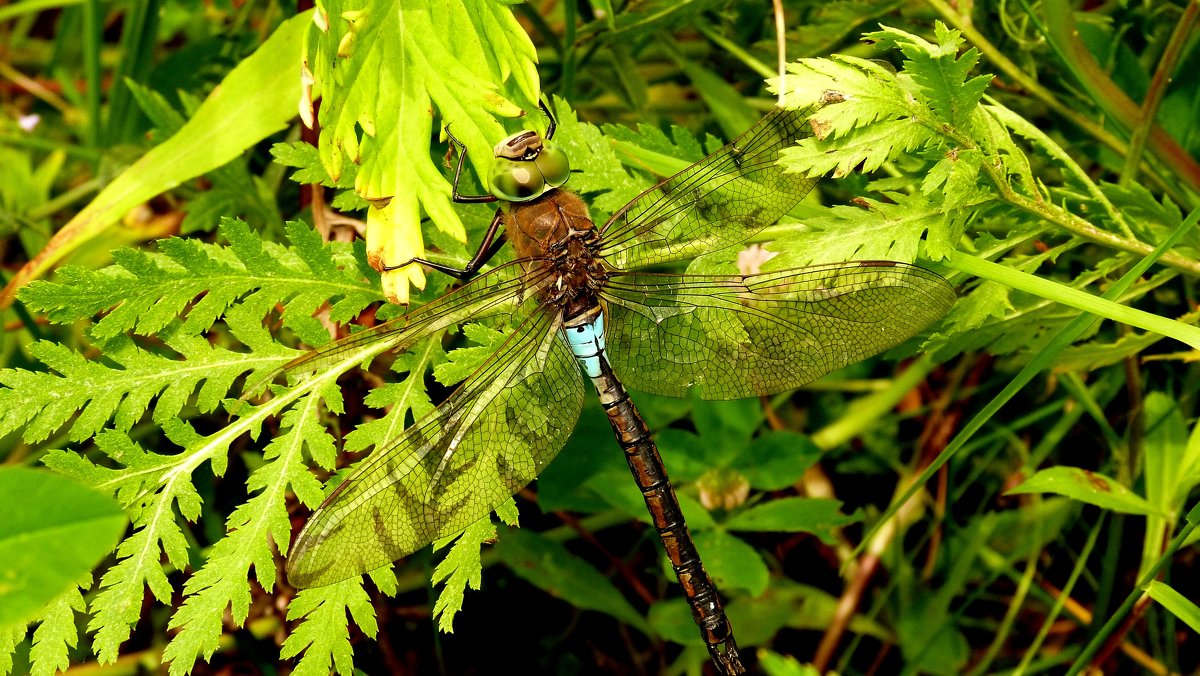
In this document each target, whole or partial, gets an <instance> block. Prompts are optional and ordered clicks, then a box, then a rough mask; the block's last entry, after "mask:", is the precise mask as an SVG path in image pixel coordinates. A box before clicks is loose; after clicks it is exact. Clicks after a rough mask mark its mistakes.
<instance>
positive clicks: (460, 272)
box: [380, 209, 505, 280]
mask: <svg viewBox="0 0 1200 676" xmlns="http://www.w3.org/2000/svg"><path fill="white" fill-rule="evenodd" d="M503 224H504V212H503V211H502V210H500V209H497V210H496V215H495V217H493V218H492V223H491V225H489V226H488V229H487V232H486V233H484V235H483V242H481V243H480V244H479V248H478V249H477V250H476V251H475V255H474V256H472V257H471V260H469V261H467V264H466V265H464V266H463V267H462V269H459V268H456V267H453V266H450V265H443V264H441V263H434V262H433V261H430V260H426V259H424V258H413V259H411V260H409V261H406V262H404V263H401V264H400V265H385V266H383V270H381V271H380V272H387V271H388V270H399V269H400V268H402V267H405V266H407V265H412V264H413V263H417V264H420V265H428V266H429V267H431V268H433V269H434V270H437V271H438V272H444V273H446V274H447V275H450V276H451V277H456V278H458V279H464V280H465V279H470V278H471V277H474V276H475V273H477V272H479V269H480V268H482V267H483V266H484V264H485V263H487V262H488V261H490V260H491V259H492V256H495V255H496V252H497V251H499V250H500V247H502V246H504V239H505V235H504V232H503V231H502V230H501V229H500V227H501V226H502V225H503Z"/></svg>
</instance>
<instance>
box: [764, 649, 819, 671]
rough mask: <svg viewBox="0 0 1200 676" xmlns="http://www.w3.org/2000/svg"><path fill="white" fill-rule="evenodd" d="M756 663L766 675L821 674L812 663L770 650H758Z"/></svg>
mask: <svg viewBox="0 0 1200 676" xmlns="http://www.w3.org/2000/svg"><path fill="white" fill-rule="evenodd" d="M758 664H759V666H761V667H762V669H763V671H765V672H766V673H767V676H821V672H820V671H819V670H818V669H817V668H816V667H814V666H813V665H811V664H801V663H800V660H798V659H796V658H795V657H792V656H791V655H780V654H779V653H776V652H771V651H770V650H759V651H758Z"/></svg>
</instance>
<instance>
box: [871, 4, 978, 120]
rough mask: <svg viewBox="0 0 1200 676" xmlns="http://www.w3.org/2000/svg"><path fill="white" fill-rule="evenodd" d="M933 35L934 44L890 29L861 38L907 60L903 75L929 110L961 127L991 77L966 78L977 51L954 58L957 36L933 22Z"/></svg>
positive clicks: (886, 27)
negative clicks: (935, 38)
mask: <svg viewBox="0 0 1200 676" xmlns="http://www.w3.org/2000/svg"><path fill="white" fill-rule="evenodd" d="M934 32H935V33H936V37H937V44H936V45H934V44H931V43H929V42H928V41H926V40H924V39H922V38H920V37H918V36H916V35H913V34H911V33H907V32H905V31H902V30H900V29H898V28H892V27H890V26H883V27H882V30H879V31H876V32H873V33H868V34H866V35H865V36H864V37H865V38H866V39H868V40H875V41H877V42H878V43H880V44H881V45H883V46H885V47H894V48H898V49H899V50H900V51H901V52H902V53H903V54H904V56H905V57H907V59H906V61H905V62H904V72H905V73H906V74H907V75H909V76H911V77H912V80H913V83H914V84H916V86H917V87H919V88H920V91H921V94H923V95H924V98H925V100H926V101H927V102H928V104H929V107H930V109H931V110H933V111H934V113H936V114H937V116H938V117H939V119H941V120H942V121H943V122H945V123H947V124H950V125H952V126H955V127H960V128H965V127H967V126H968V125H969V124H970V119H971V117H972V115H973V114H974V111H975V109H976V107H977V106H978V105H979V99H980V97H982V96H983V92H984V90H986V89H987V85H988V83H989V82H990V81H991V79H992V78H991V76H990V75H980V76H976V77H974V78H970V79H968V78H967V75H968V74H969V73H970V72H971V70H972V69H973V68H974V67H975V64H976V63H977V62H978V61H979V50H977V49H975V48H971V49H968V50H967V51H965V52H963V53H962V55H961V56H959V57H958V58H957V59H956V58H955V57H956V56H957V55H958V49H959V47H960V46H961V45H962V42H963V40H962V37H961V34H960V33H959V32H958V31H956V30H952V29H950V28H947V27H946V25H945V24H943V23H942V22H940V21H938V22H935V23H934Z"/></svg>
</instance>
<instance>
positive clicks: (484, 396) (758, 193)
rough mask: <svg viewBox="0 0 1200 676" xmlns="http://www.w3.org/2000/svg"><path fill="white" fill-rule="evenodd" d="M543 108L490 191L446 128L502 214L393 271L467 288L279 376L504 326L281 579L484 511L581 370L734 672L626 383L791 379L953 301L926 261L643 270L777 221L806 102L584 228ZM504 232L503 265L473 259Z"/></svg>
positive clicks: (794, 185) (866, 351)
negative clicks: (474, 233)
mask: <svg viewBox="0 0 1200 676" xmlns="http://www.w3.org/2000/svg"><path fill="white" fill-rule="evenodd" d="M541 109H542V111H543V112H544V113H545V114H546V116H547V118H548V123H547V127H546V132H545V134H544V135H541V134H539V133H537V132H536V131H530V130H526V131H523V132H520V133H518V134H515V135H513V136H510V137H508V138H506V139H504V140H503V141H501V142H500V143H499V144H497V145H496V147H495V150H494V158H493V160H492V169H491V174H490V177H489V178H490V181H489V184H490V186H491V193H490V194H482V195H464V194H462V193H460V181H461V178H462V173H463V166H464V162H465V161H466V157H467V150H466V148H465V146H463V144H462V143H461V142H459V141H458V140H457V139H456V138H454V136H453V135H451V134H449V129H448V128H447V137H448V139H449V142H450V144H451V149H452V150H455V149H456V150H457V151H458V166H457V169H456V171H455V174H454V182H453V187H452V195H453V198H454V200H455V201H456V202H460V203H472V202H474V203H479V202H498V203H499V208H498V209H497V211H496V213H495V217H494V218H493V220H492V221H491V223H490V225H489V227H488V229H487V231H486V233H485V235H484V237H483V241H482V242H481V244H480V245H479V247H478V250H477V251H476V253H475V254H474V255H473V256H472V258H471V259H470V260H469V261H468V262H467V263H466V265H465V266H464V267H463V268H461V269H458V268H454V267H452V266H448V265H444V264H438V263H434V262H431V261H427V260H423V259H414V260H413V261H407V262H405V263H404V264H403V265H408V264H412V263H417V264H423V265H427V266H430V267H432V268H433V269H436V270H440V271H442V272H444V273H447V274H450V275H453V276H455V277H458V278H460V279H462V280H464V283H463V284H461V285H460V286H458V287H457V288H455V289H453V290H451V291H450V292H448V293H446V294H444V295H442V296H440V297H439V298H437V299H435V300H433V301H431V302H429V303H427V304H425V305H422V306H420V307H417V308H415V309H413V310H411V311H409V312H408V313H407V314H406V315H404V316H402V317H400V318H397V319H395V320H392V321H391V322H388V323H385V324H380V325H378V326H376V327H373V328H370V329H366V330H363V331H360V332H358V333H355V334H352V335H350V336H349V337H346V338H343V339H342V340H340V341H336V342H333V343H330V344H329V345H327V346H324V347H322V348H318V349H316V350H312V351H310V352H308V353H306V354H305V355H303V356H301V357H299V358H297V359H296V360H294V361H293V362H291V363H289V364H288V365H286V366H284V367H283V369H282V370H283V371H284V372H286V373H288V374H291V375H299V374H302V373H304V372H310V371H312V370H313V369H315V368H319V367H320V366H321V365H323V364H325V365H327V364H331V363H334V362H336V361H337V360H339V359H343V360H345V359H349V358H353V359H355V360H361V358H362V352H361V350H363V349H364V348H367V347H370V346H374V347H376V348H377V349H378V352H382V351H386V350H404V349H407V348H410V347H412V346H413V345H415V344H416V343H417V342H418V341H420V340H422V339H424V338H425V337H427V336H430V335H433V334H434V333H435V332H438V331H442V330H445V329H448V328H449V327H451V326H454V325H457V324H461V323H463V322H466V321H480V320H481V319H483V318H486V317H492V316H506V317H510V318H512V319H511V321H510V325H515V327H514V328H512V329H511V330H510V331H508V332H505V333H504V334H503V337H502V338H501V339H500V340H499V344H498V346H497V347H496V348H495V349H494V351H493V352H492V353H491V355H490V356H489V357H487V359H486V360H485V361H484V362H483V364H482V365H481V366H479V367H478V368H477V369H476V370H475V371H474V372H473V373H472V374H471V375H470V376H468V377H467V378H466V379H465V380H464V381H463V382H462V383H461V384H459V385H458V387H457V389H455V390H454V392H453V393H452V394H450V396H449V397H447V398H446V399H445V400H444V401H443V402H442V403H441V404H440V405H439V406H437V407H436V408H435V409H434V410H432V411H431V412H429V413H427V414H426V415H424V416H422V417H420V418H419V419H418V420H416V421H415V422H414V423H413V424H412V425H411V426H409V427H408V428H407V429H405V430H404V431H403V432H402V433H401V434H399V436H397V437H396V438H395V439H394V440H391V441H390V442H386V443H384V444H382V445H381V446H380V447H378V448H377V449H376V450H375V451H374V452H373V453H372V454H371V455H370V456H368V457H367V458H366V459H365V460H364V461H363V462H361V463H360V464H359V465H358V467H357V468H356V469H355V470H353V472H352V473H351V474H350V476H349V477H348V478H347V479H346V480H345V481H344V482H342V483H341V484H340V485H339V486H338V487H337V488H336V489H335V490H334V491H333V493H332V494H330V496H329V497H328V499H326V500H325V501H324V503H322V504H321V505H320V506H319V507H318V508H317V510H316V511H315V512H314V513H313V515H312V516H311V518H309V520H308V522H307V523H306V525H305V526H304V528H303V530H302V531H301V533H300V534H299V536H298V537H297V539H296V542H295V544H294V547H293V549H292V552H291V554H290V555H289V556H288V561H287V576H288V581H289V582H290V583H291V584H292V585H293V586H295V587H296V588H308V587H318V586H324V585H328V584H332V583H335V582H339V581H341V580H344V579H347V578H350V577H353V576H355V575H361V574H363V573H366V572H369V571H372V570H374V569H376V568H380V567H382V566H386V565H389V564H391V563H392V562H394V561H396V560H397V559H400V558H402V557H404V556H406V555H408V554H411V553H413V552H415V551H417V550H419V549H422V548H424V547H425V546H426V545H428V544H429V543H431V542H432V541H433V540H435V539H438V538H442V537H446V536H450V535H454V534H456V533H459V532H461V531H463V530H464V529H466V528H467V527H468V526H469V525H471V524H472V523H474V522H475V521H477V520H479V519H481V518H485V517H487V516H488V515H489V514H490V513H491V512H492V511H493V510H495V509H496V508H497V507H499V506H500V505H501V504H503V503H504V502H505V501H507V500H508V499H510V498H511V496H512V495H513V494H514V493H516V492H517V491H519V490H521V489H522V488H523V487H524V486H526V485H527V484H528V483H530V482H531V481H532V480H533V479H534V478H536V477H537V475H538V474H539V473H540V472H541V471H542V470H543V469H544V468H545V467H546V466H547V465H548V464H549V463H550V461H551V460H552V459H553V458H554V457H555V455H556V454H557V453H558V451H559V449H561V448H562V446H563V445H564V444H565V443H566V441H567V439H568V437H569V436H570V434H571V432H572V429H573V428H574V425H575V423H576V421H577V419H578V418H579V415H580V412H581V410H582V407H583V401H584V378H586V379H587V380H588V381H590V382H591V384H592V386H593V387H594V389H595V391H596V393H597V395H598V396H599V400H600V404H601V406H602V407H603V409H604V412H605V413H606V414H607V416H608V421H609V423H610V424H611V427H612V429H613V432H614V434H615V436H616V440H617V442H618V444H619V446H620V448H621V449H622V450H623V451H624V454H625V459H626V460H627V461H628V464H629V468H630V470H631V471H632V474H633V477H634V480H635V481H636V483H637V486H638V489H639V490H640V491H641V493H642V495H643V497H644V498H645V503H646V507H647V508H648V510H649V513H650V517H651V520H652V521H653V524H654V527H655V528H656V529H657V531H658V533H659V534H660V536H661V540H662V545H663V548H664V550H665V553H666V556H667V558H668V559H669V560H670V563H671V566H672V568H673V569H674V571H675V574H676V576H677V577H678V580H679V583H680V585H681V588H682V591H683V594H684V596H685V597H686V599H687V601H688V603H689V604H690V606H691V611H692V615H693V619H694V620H695V622H696V624H697V625H698V627H699V631H700V636H701V638H702V640H703V641H704V643H705V645H706V646H707V647H708V651H709V653H710V656H711V658H712V660H713V662H714V664H715V665H716V667H717V668H718V670H719V671H720V672H721V673H723V674H736V673H742V672H743V669H744V668H743V665H742V663H741V658H740V656H739V654H738V647H737V642H736V640H735V638H734V634H733V628H732V626H731V624H730V622H729V620H728V618H727V617H726V615H725V612H724V608H723V605H722V601H721V597H720V596H719V594H718V591H717V589H716V586H715V585H714V584H713V581H712V579H711V578H710V577H709V575H708V573H707V572H706V571H705V568H704V564H703V562H702V561H701V559H700V556H699V554H698V553H697V550H696V545H695V544H694V543H693V541H692V538H691V536H690V535H689V533H688V528H687V524H686V523H685V522H684V518H683V513H682V511H681V509H680V505H679V501H678V499H677V498H676V494H675V491H674V489H673V487H672V485H671V483H670V481H669V480H668V476H667V471H666V468H665V467H664V464H663V461H662V458H661V457H660V455H659V452H658V449H657V447H656V446H655V443H654V440H653V438H652V436H651V432H650V430H649V429H647V426H646V423H645V422H644V421H643V419H642V417H641V415H640V414H639V413H638V410H637V408H636V407H635V406H634V403H633V400H632V399H631V398H630V395H629V393H628V392H627V390H626V389H625V388H626V386H628V387H629V388H630V389H632V390H637V391H643V392H651V393H655V394H663V395H672V396H687V394H688V392H689V391H690V390H694V391H697V392H698V393H699V395H700V396H701V397H703V398H706V399H737V398H746V397H756V396H763V395H770V394H775V393H779V392H784V391H788V390H793V389H795V388H797V387H800V386H801V385H804V384H806V383H809V382H811V381H813V380H816V379H817V378H819V377H821V376H823V375H825V374H827V373H830V372H832V371H834V370H836V369H839V368H841V367H843V366H847V365H850V364H853V363H855V362H858V361H861V360H863V359H865V358H867V357H870V356H872V355H874V354H877V353H879V352H881V351H883V350H885V349H888V348H890V347H892V346H895V345H897V344H899V343H901V342H903V341H905V340H907V339H909V338H911V337H913V336H914V335H916V334H918V333H919V332H921V331H922V330H923V329H925V328H926V327H928V326H929V325H930V324H932V323H933V322H934V321H936V320H937V319H939V318H940V317H941V316H942V315H944V314H945V313H946V312H947V311H948V310H949V308H950V307H951V305H952V304H953V303H954V301H955V292H954V290H953V288H952V287H951V286H950V284H949V283H948V282H947V281H946V280H945V279H943V278H942V277H940V276H939V275H937V274H935V273H933V272H930V271H927V270H925V269H923V268H920V267H916V266H913V265H908V264H905V263H899V262H892V261H854V262H839V263H834V264H824V265H815V266H810V267H802V268H795V269H786V270H778V271H770V272H762V273H758V274H731V275H707V274H706V275H697V274H685V273H675V272H662V271H659V272H644V271H640V269H642V268H647V267H652V266H659V267H660V268H661V266H662V265H663V264H666V263H669V262H672V261H676V260H680V259H686V258H693V257H695V256H697V255H699V254H707V253H712V252H714V251H720V250H725V249H733V248H735V247H737V246H739V245H741V244H743V243H744V242H745V241H746V240H747V239H748V238H750V237H752V236H753V235H755V234H757V233H759V232H760V231H761V230H762V229H763V228H765V227H767V226H769V225H771V224H773V223H775V222H776V221H777V220H778V219H779V218H780V217H781V216H783V215H784V214H786V213H787V212H789V211H790V210H791V209H792V208H793V207H794V206H795V205H796V204H797V203H798V202H799V201H800V200H801V199H802V198H803V197H804V196H805V195H806V194H807V193H808V192H809V191H810V190H812V188H813V186H814V185H815V182H816V179H813V178H808V177H805V176H803V175H800V174H796V173H789V172H786V171H785V170H784V169H783V168H782V167H781V166H780V165H779V163H778V160H779V156H780V152H781V151H782V150H783V149H784V148H787V147H788V146H791V145H793V144H795V143H796V142H797V141H800V140H801V139H803V138H806V137H808V136H811V134H812V132H811V128H810V126H809V124H808V122H807V119H806V117H805V114H804V113H803V112H800V111H796V110H789V109H785V108H781V107H777V108H774V109H773V110H771V111H770V112H769V113H767V114H766V115H765V116H764V117H762V118H761V119H760V120H759V121H758V122H757V123H755V124H754V125H753V126H752V127H751V128H750V129H749V130H747V131H746V132H744V133H743V134H742V135H741V136H739V137H737V138H736V139H735V140H734V141H733V142H731V143H729V144H728V145H726V146H724V147H722V148H720V149H719V150H717V151H716V152H714V153H713V154H711V155H709V156H708V157H705V158H704V159H702V160H700V161H699V162H697V163H695V164H693V165H691V166H689V167H688V168H686V169H684V170H682V171H680V172H679V173H677V174H675V175H673V176H671V177H669V178H667V179H665V180H663V181H661V182H659V183H658V184H657V185H655V186H654V187H652V188H650V189H649V190H646V191H645V192H643V193H642V194H640V195H638V196H637V197H636V198H634V199H633V200H632V201H631V202H629V203H628V204H627V205H625V206H624V207H622V208H621V209H620V210H619V211H618V212H617V213H616V214H614V215H613V216H612V217H611V218H609V219H608V220H607V221H606V222H605V223H604V224H603V225H601V226H597V225H595V224H594V223H593V221H592V220H591V217H590V216H589V213H588V208H587V205H586V203H585V202H584V200H583V199H582V198H581V197H580V196H579V195H576V194H575V193H572V192H570V191H569V190H567V189H566V188H564V187H563V186H564V184H565V183H566V182H567V179H568V178H569V176H570V162H569V159H568V157H567V156H566V154H565V152H564V151H563V150H561V149H560V148H558V147H556V146H555V145H553V144H552V139H553V137H554V132H555V128H556V123H555V119H554V116H553V115H552V114H551V113H550V110H549V109H548V108H547V107H546V105H545V104H544V103H542V104H541ZM506 241H507V242H509V243H510V244H511V245H512V247H513V248H514V250H515V257H514V260H512V261H511V262H508V263H504V264H500V265H496V266H494V267H491V268H490V269H488V270H487V271H485V272H481V271H482V270H483V269H484V267H485V266H486V264H487V263H488V262H489V261H490V260H491V259H492V257H493V256H494V255H495V254H496V253H497V252H498V251H499V249H500V247H501V246H503V245H504V243H505V242H506ZM403 265H396V266H393V267H392V268H388V269H396V268H400V267H403ZM378 352H373V353H372V354H376V353H378ZM347 355H353V357H348V356H347ZM355 363H356V364H357V363H359V362H358V361H356V362H355ZM581 374H582V376H583V377H581Z"/></svg>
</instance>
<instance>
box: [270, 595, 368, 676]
mask: <svg viewBox="0 0 1200 676" xmlns="http://www.w3.org/2000/svg"><path fill="white" fill-rule="evenodd" d="M361 580H362V578H358V577H355V578H351V579H348V580H343V581H341V582H338V583H337V584H331V585H328V586H325V587H316V588H314V589H305V590H302V591H301V592H300V593H298V594H296V596H295V597H293V598H292V600H291V602H290V603H289V604H288V611H287V617H288V619H289V620H291V621H292V622H298V624H297V625H296V628H295V629H294V630H293V631H292V633H291V634H289V635H288V637H287V639H285V640H284V642H283V648H282V649H280V652H279V656H280V657H281V658H283V659H288V658H291V657H295V656H296V655H300V654H301V653H303V656H302V657H301V658H300V662H299V663H298V664H297V665H296V668H295V670H293V671H292V673H293V674H300V675H301V676H328V674H329V673H330V672H331V671H337V672H338V673H340V674H350V673H353V671H354V661H353V660H354V651H353V649H352V648H351V646H350V628H349V624H348V622H349V618H347V616H346V612H347V611H349V612H350V615H351V617H353V619H354V623H355V624H356V625H358V627H359V629H361V630H362V631H363V633H364V634H366V635H367V636H374V635H375V633H376V632H377V631H378V625H377V624H376V622H375V610H374V608H372V606H371V599H370V597H368V596H367V592H366V590H365V589H363V586H362V581H361Z"/></svg>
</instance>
